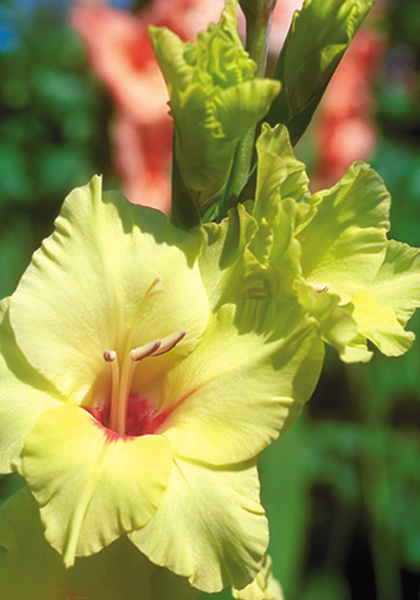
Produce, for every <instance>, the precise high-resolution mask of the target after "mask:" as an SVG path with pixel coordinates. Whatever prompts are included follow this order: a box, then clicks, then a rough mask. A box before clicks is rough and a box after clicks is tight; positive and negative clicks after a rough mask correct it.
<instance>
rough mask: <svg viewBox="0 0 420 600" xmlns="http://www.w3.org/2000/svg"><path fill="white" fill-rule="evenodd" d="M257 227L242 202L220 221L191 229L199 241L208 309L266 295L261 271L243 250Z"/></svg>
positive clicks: (246, 251)
mask: <svg viewBox="0 0 420 600" xmlns="http://www.w3.org/2000/svg"><path fill="white" fill-rule="evenodd" d="M256 229H257V226H256V223H255V220H254V219H253V218H252V217H251V215H249V214H248V213H247V211H246V210H245V208H244V206H243V205H238V206H237V207H236V208H234V209H232V210H230V211H229V213H228V216H227V217H226V218H225V219H223V221H222V222H221V223H220V224H216V223H206V224H205V225H202V226H200V227H196V228H195V229H194V230H193V232H192V233H193V234H194V235H196V236H197V238H198V239H199V240H200V242H201V253H200V258H199V265H200V272H201V277H202V279H203V283H204V286H205V288H206V291H207V294H208V297H209V301H210V306H211V308H212V310H215V309H216V308H219V307H220V306H221V305H222V304H224V303H227V302H234V301H239V300H241V299H244V298H248V297H253V298H256V297H265V296H267V294H268V289H267V285H266V281H265V278H266V274H265V270H264V269H263V268H262V266H261V265H260V264H259V263H258V261H257V260H256V259H255V257H254V256H253V255H252V254H251V253H250V252H249V251H248V250H247V248H248V247H249V245H250V243H251V241H252V239H253V237H254V235H255V232H256Z"/></svg>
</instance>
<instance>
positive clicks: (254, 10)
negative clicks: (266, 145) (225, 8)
mask: <svg viewBox="0 0 420 600" xmlns="http://www.w3.org/2000/svg"><path fill="white" fill-rule="evenodd" d="M240 4H241V7H242V10H243V12H244V14H245V18H246V45H245V49H246V51H247V52H248V53H249V55H250V57H251V58H252V60H253V61H254V62H255V63H256V65H257V70H256V73H255V76H256V77H264V75H265V68H266V64H267V52H268V37H269V33H270V27H271V19H272V16H273V10H274V7H275V5H276V0H242V1H241V2H240ZM256 131H257V128H256V127H254V128H253V129H250V130H249V131H248V132H247V133H246V134H245V135H244V136H243V137H242V138H241V140H240V141H239V143H238V147H237V148H236V152H235V156H234V158H233V164H232V170H231V174H230V178H229V182H228V184H227V186H226V190H225V194H224V198H223V201H222V203H221V211H220V219H222V218H223V217H225V216H226V214H227V211H228V210H229V209H230V208H232V207H233V206H235V205H236V204H237V201H238V198H239V194H240V192H241V190H242V189H243V187H244V186H245V184H246V182H247V181H248V178H249V174H250V171H251V167H252V160H253V155H254V147H255V135H256Z"/></svg>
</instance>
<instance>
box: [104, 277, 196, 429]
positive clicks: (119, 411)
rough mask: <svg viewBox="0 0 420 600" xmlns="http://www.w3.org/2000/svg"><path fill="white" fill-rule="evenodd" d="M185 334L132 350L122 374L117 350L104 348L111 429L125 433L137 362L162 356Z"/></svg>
mask: <svg viewBox="0 0 420 600" xmlns="http://www.w3.org/2000/svg"><path fill="white" fill-rule="evenodd" d="M155 281H156V283H158V281H159V279H156V280H155ZM152 285H153V284H152ZM155 285H156V284H155ZM156 293H157V292H156ZM185 335H186V331H185V330H184V329H182V330H181V331H178V333H173V334H171V335H168V336H166V337H164V338H163V339H162V340H154V341H153V342H149V343H147V344H144V345H143V346H139V347H138V348H134V349H133V350H130V352H129V353H128V356H127V357H126V360H125V361H124V364H123V365H122V370H121V374H120V366H119V362H118V356H117V353H116V352H115V350H108V349H107V350H104V352H103V357H104V360H105V361H106V362H107V363H110V365H111V377H112V392H111V410H110V417H109V427H110V429H112V430H114V431H116V432H117V433H120V434H122V435H124V434H125V431H126V420H127V405H128V400H129V396H130V388H131V382H132V380H133V376H134V371H135V369H136V365H137V363H138V362H139V361H141V360H142V359H143V358H147V357H148V356H150V357H153V356H160V355H161V354H165V353H166V352H169V351H170V350H172V348H174V347H175V346H176V345H177V344H178V343H179V342H180V341H181V340H182V339H183V338H184V337H185Z"/></svg>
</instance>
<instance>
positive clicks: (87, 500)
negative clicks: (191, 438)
mask: <svg viewBox="0 0 420 600" xmlns="http://www.w3.org/2000/svg"><path fill="white" fill-rule="evenodd" d="M171 467H172V453H171V449H170V445H169V443H168V441H167V440H166V439H165V438H163V437H162V436H158V435H154V436H148V435H146V436H142V437H137V438H124V437H122V436H117V435H116V434H114V432H112V431H110V430H107V429H105V428H103V427H101V426H100V425H99V424H98V423H97V422H96V421H95V420H94V419H93V417H92V416H91V415H90V414H89V413H88V412H86V411H84V410H83V409H81V408H79V407H77V406H76V405H74V404H66V405H64V406H62V407H61V408H58V409H53V410H50V411H47V412H46V413H44V414H43V415H42V416H41V417H40V418H39V420H38V421H37V423H36V424H35V426H34V427H33V429H32V431H31V433H30V434H29V436H28V438H27V440H26V444H25V448H24V452H23V459H22V471H23V475H24V477H25V479H26V481H27V483H28V485H29V487H30V489H31V491H32V493H33V494H34V496H35V498H36V500H37V501H38V504H39V505H40V507H41V518H42V521H43V522H44V524H45V527H46V532H45V535H46V538H47V540H48V541H49V542H50V544H51V545H52V546H53V547H54V548H55V549H56V550H58V551H59V552H60V553H62V554H63V560H64V563H65V564H66V565H67V566H71V565H72V564H73V563H74V559H75V557H76V556H87V555H89V554H93V553H95V552H98V551H99V550H101V549H102V548H103V547H104V546H107V545H108V544H110V543H111V542H113V541H114V540H115V539H116V538H118V537H119V536H120V535H122V534H123V533H125V532H127V531H132V530H133V529H138V528H139V527H142V526H143V525H145V524H146V523H147V521H148V520H149V519H150V518H151V516H152V515H153V514H154V513H155V511H156V510H157V508H158V507H159V505H160V503H161V501H162V498H163V495H164V493H165V489H166V486H167V484H168V480H169V475H170V471H171Z"/></svg>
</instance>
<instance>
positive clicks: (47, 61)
mask: <svg viewBox="0 0 420 600" xmlns="http://www.w3.org/2000/svg"><path fill="white" fill-rule="evenodd" d="M279 1H281V0H279ZM69 4H70V3H69V2H65V1H60V0H56V1H52V0H50V1H49V2H48V1H44V2H42V1H38V2H36V1H35V0H32V1H30V0H26V1H25V0H3V1H2V2H1V4H0V296H1V297H3V296H6V295H8V294H10V293H11V292H13V290H14V288H15V286H16V283H17V281H18V279H19V277H20V275H21V274H22V272H23V270H24V269H25V267H26V266H27V264H28V262H29V260H30V256H31V253H32V252H33V250H34V249H35V248H36V247H37V246H38V245H39V243H40V241H41V239H42V238H43V237H45V236H46V235H48V233H50V231H51V229H52V223H53V219H54V218H55V216H56V215H57V213H58V211H59V207H60V205H61V203H62V200H63V199H64V197H65V196H66V194H67V193H68V192H69V191H70V190H71V189H72V188H73V187H75V186H77V185H80V184H84V183H86V182H87V181H88V180H89V179H90V177H91V175H92V174H93V173H97V172H100V173H103V174H104V176H105V181H106V183H107V187H113V186H114V187H117V186H118V185H119V184H120V182H119V181H118V177H117V175H116V173H115V171H114V169H113V166H112V163H111V142H110V140H109V137H108V125H109V122H110V119H111V118H112V111H113V109H112V104H111V101H110V99H109V97H108V95H107V92H106V91H105V89H104V88H103V87H102V85H101V84H100V83H99V82H98V81H97V80H96V79H95V77H94V76H93V75H92V74H91V71H90V68H89V64H88V60H87V56H86V52H85V50H84V47H83V44H82V42H81V41H80V40H79V38H78V36H77V35H76V33H75V32H73V31H72V30H71V29H70V28H69V27H68V26H67V25H66V8H67V7H68V5H69ZM123 4H124V5H125V6H127V8H129V7H130V6H129V5H130V2H129V0H126V2H123V0H121V1H120V2H119V3H118V2H114V5H123ZM131 4H134V3H131ZM137 4H138V5H139V3H137ZM131 8H132V9H133V6H132V7H131ZM386 8H387V13H386V18H385V19H382V21H381V28H382V31H383V33H384V35H385V37H386V39H387V41H388V50H387V53H386V56H385V59H384V61H383V64H382V67H381V70H380V73H379V76H378V77H377V78H376V81H375V82H374V95H375V110H374V115H373V118H374V120H375V122H376V124H377V126H378V131H379V133H378V139H377V143H376V151H375V154H374V156H373V157H372V159H371V162H372V164H373V166H374V167H375V168H376V169H377V171H378V172H379V173H380V174H381V175H382V177H383V178H384V179H385V182H386V184H387V186H388V188H389V190H390V191H391V194H392V197H393V205H392V214H391V221H392V231H391V236H392V237H394V238H395V239H398V240H400V241H404V242H408V243H410V244H412V245H417V246H420V6H419V2H418V0H394V1H391V0H389V1H388V2H387V3H386ZM311 144H312V140H311V132H308V134H307V139H306V140H305V142H304V144H303V149H302V153H303V154H304V155H305V153H306V155H307V156H309V157H310V156H311V151H310V148H311ZM308 149H309V150H308ZM410 327H411V329H413V330H414V331H415V332H416V333H417V337H418V338H419V339H420V315H419V316H417V317H414V318H413V320H412V321H411V324H410ZM260 472H261V479H262V497H263V503H264V505H265V507H266V509H267V512H268V515H269V519H270V527H271V538H272V541H271V548H270V552H271V554H272V557H273V563H274V571H275V574H276V576H277V577H278V578H279V580H280V581H281V583H282V585H283V588H284V592H285V597H286V600H298V599H299V600H356V599H364V598H366V599H368V600H375V599H377V600H419V598H420V344H419V342H416V343H415V345H414V347H413V348H412V350H411V351H410V352H409V353H408V354H407V355H406V356H404V357H402V358H398V359H387V358H383V357H381V356H378V355H375V357H374V359H373V360H372V363H371V364H370V365H367V366H366V365H356V366H351V367H346V366H343V365H342V364H340V363H339V361H338V360H337V358H336V357H335V355H334V354H333V353H332V352H328V353H327V360H326V365H325V369H324V374H323V376H322V378H321V381H320V383H319V386H318V388H317V390H316V393H315V395H314V397H313V398H312V400H311V401H310V403H309V404H308V406H307V408H306V409H305V412H304V414H303V416H302V417H301V418H300V420H299V422H298V423H297V424H296V425H295V426H294V427H293V428H292V430H291V431H290V432H288V433H287V435H286V436H285V437H284V438H282V439H281V440H280V441H279V442H278V443H276V444H274V445H273V446H271V447H270V448H269V449H267V450H266V451H265V453H264V454H263V456H262V460H261V465H260ZM19 485H20V482H19V480H18V478H17V477H16V476H9V477H6V478H4V479H3V480H1V481H0V501H1V500H4V499H5V498H6V497H7V496H8V495H10V494H11V493H12V492H13V491H14V490H15V489H16V488H17V487H18V486H19ZM215 597H220V598H229V597H230V595H229V594H228V593H227V592H225V593H222V594H219V595H216V596H215ZM203 598H204V595H203Z"/></svg>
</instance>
